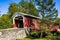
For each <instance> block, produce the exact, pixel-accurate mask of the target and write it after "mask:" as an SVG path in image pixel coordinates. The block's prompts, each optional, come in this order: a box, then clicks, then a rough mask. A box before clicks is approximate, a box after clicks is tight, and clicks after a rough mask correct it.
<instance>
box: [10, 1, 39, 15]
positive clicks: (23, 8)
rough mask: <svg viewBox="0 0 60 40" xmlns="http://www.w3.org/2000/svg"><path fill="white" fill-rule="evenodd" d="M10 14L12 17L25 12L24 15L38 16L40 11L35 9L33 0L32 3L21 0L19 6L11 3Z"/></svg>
mask: <svg viewBox="0 0 60 40" xmlns="http://www.w3.org/2000/svg"><path fill="white" fill-rule="evenodd" d="M9 12H10V15H11V16H12V15H13V14H14V13H16V12H23V13H27V14H31V15H35V16H38V14H37V13H38V11H37V9H36V8H35V6H34V4H33V2H32V0H30V2H28V0H27V1H25V0H21V1H20V2H19V3H18V4H16V3H11V4H10V6H9Z"/></svg>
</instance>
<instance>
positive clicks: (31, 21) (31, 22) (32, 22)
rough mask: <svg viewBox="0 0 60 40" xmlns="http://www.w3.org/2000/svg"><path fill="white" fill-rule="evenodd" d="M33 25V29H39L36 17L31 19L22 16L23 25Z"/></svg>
mask: <svg viewBox="0 0 60 40" xmlns="http://www.w3.org/2000/svg"><path fill="white" fill-rule="evenodd" d="M31 26H32V27H34V28H35V29H38V30H39V29H40V28H39V26H38V23H37V22H36V19H32V18H29V17H24V27H31Z"/></svg>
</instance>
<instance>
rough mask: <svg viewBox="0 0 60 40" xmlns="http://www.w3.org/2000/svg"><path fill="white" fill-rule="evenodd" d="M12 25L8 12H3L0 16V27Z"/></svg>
mask: <svg viewBox="0 0 60 40" xmlns="http://www.w3.org/2000/svg"><path fill="white" fill-rule="evenodd" d="M11 27H13V24H12V20H11V19H10V18H9V15H8V14H4V15H2V16H1V17H0V29H6V28H11Z"/></svg>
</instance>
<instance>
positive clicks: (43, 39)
mask: <svg viewBox="0 0 60 40" xmlns="http://www.w3.org/2000/svg"><path fill="white" fill-rule="evenodd" d="M17 40H48V39H47V38H24V39H17Z"/></svg>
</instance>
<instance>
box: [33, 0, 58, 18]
mask: <svg viewBox="0 0 60 40" xmlns="http://www.w3.org/2000/svg"><path fill="white" fill-rule="evenodd" d="M34 2H35V4H36V5H37V6H38V7H37V8H38V11H39V14H40V16H41V17H42V18H55V17H57V16H58V11H57V10H56V8H55V7H54V6H55V3H54V2H53V0H34Z"/></svg>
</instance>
